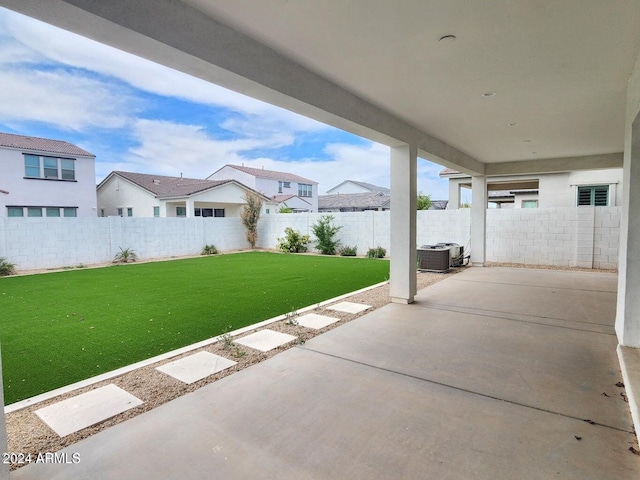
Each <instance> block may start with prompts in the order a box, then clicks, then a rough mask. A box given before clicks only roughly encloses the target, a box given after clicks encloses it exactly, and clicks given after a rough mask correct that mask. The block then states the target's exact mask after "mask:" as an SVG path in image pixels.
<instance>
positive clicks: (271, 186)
mask: <svg viewBox="0 0 640 480" xmlns="http://www.w3.org/2000/svg"><path fill="white" fill-rule="evenodd" d="M229 179H234V180H237V181H239V182H240V183H242V184H244V185H246V186H247V187H249V188H252V189H254V190H256V191H257V192H260V193H262V194H263V195H265V196H267V197H269V198H272V197H273V196H274V195H287V194H290V195H298V182H290V184H291V187H290V188H283V189H282V192H279V191H278V180H273V179H270V178H260V177H255V176H253V175H250V174H248V173H245V172H242V171H240V170H237V169H235V168H233V167H230V166H224V167H222V168H221V169H220V170H218V171H217V172H215V173H213V174H212V175H210V176H209V177H207V180H229ZM312 192H313V196H312V197H305V200H307V201H308V202H309V203H310V204H311V207H310V209H311V210H312V211H314V212H317V211H318V185H317V184H313V188H312Z"/></svg>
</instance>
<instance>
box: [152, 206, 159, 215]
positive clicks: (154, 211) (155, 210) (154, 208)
mask: <svg viewBox="0 0 640 480" xmlns="http://www.w3.org/2000/svg"><path fill="white" fill-rule="evenodd" d="M153 216H154V217H159V216H160V207H153Z"/></svg>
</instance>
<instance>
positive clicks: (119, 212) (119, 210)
mask: <svg viewBox="0 0 640 480" xmlns="http://www.w3.org/2000/svg"><path fill="white" fill-rule="evenodd" d="M118 216H119V217H123V216H124V215H123V214H122V209H121V208H119V209H118Z"/></svg>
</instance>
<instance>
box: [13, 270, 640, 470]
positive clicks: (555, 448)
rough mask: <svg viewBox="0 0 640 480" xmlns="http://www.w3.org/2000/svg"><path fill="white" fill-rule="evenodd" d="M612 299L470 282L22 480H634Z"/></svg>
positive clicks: (155, 414) (509, 277)
mask: <svg viewBox="0 0 640 480" xmlns="http://www.w3.org/2000/svg"><path fill="white" fill-rule="evenodd" d="M615 289H616V276H615V275H614V274H606V273H585V272H567V271H551V270H527V269H507V268H473V269H469V270H467V271H465V272H463V273H460V274H459V275H454V276H452V277H450V278H447V279H445V280H443V281H442V282H439V283H437V284H435V285H433V286H431V287H428V288H427V289H425V290H422V291H421V292H419V294H418V296H417V301H416V303H415V304H413V305H394V304H391V305H387V306H386V307H383V308H380V309H378V310H376V311H374V312H372V313H370V314H367V315H365V316H363V317H360V318H358V319H356V320H354V321H352V322H350V323H348V324H345V325H343V326H341V327H339V328H336V329H334V330H332V331H330V332H328V333H326V334H323V335H320V336H318V337H316V338H314V339H313V340H311V341H309V342H307V343H306V344H305V345H303V346H301V347H298V348H293V349H290V350H287V351H285V352H283V353H281V354H278V355H276V356H275V357H273V358H271V359H269V360H266V361H265V362H263V363H260V364H258V365H254V366H253V367H250V368H247V369H245V370H242V371H240V372H238V373H236V374H234V375H231V376H229V377H226V378H224V379H222V380H220V381H218V382H215V383H212V384H210V385H207V386H205V387H203V388H201V389H199V390H197V391H196V392H193V393H191V394H187V395H185V396H183V397H181V398H178V399H176V400H174V401H172V402H169V403H167V404H165V405H163V406H161V407H159V408H157V409H154V410H152V411H150V412H147V413H145V414H142V415H139V416H138V417H135V418H133V419H131V420H129V421H127V422H124V423H122V424H119V425H117V426H115V427H112V428H110V429H108V430H105V431H103V432H101V433H99V434H96V435H95V436H93V437H90V438H88V439H86V440H84V441H82V442H79V443H77V444H75V445H72V446H70V447H68V448H67V449H66V450H64V452H67V453H68V454H69V458H71V454H73V453H78V454H79V455H80V459H81V461H80V463H77V464H34V465H30V466H27V467H24V468H22V469H19V470H17V471H15V472H13V473H12V475H11V478H12V479H13V478H15V479H47V480H51V479H92V480H95V479H107V478H109V479H138V478H140V479H142V478H144V479H146V478H163V479H178V478H180V479H184V478H187V479H210V478H224V479H245V478H260V479H296V480H300V479H378V478H379V479H389V478H402V479H418V478H425V479H426V478H437V479H456V480H458V479H491V480H494V479H502V478H504V479H514V478H544V479H547V478H563V479H581V480H584V479H610V478H616V479H627V478H629V479H631V478H633V479H636V478H640V456H637V455H634V454H633V453H631V452H630V451H629V450H628V449H629V447H630V446H636V447H637V445H636V440H635V436H634V435H633V434H632V433H631V430H632V426H631V425H632V420H631V416H630V413H629V408H628V404H627V403H625V401H624V399H623V397H622V396H621V395H620V393H622V392H624V389H622V388H620V387H617V386H616V385H615V384H616V383H617V382H620V381H621V380H622V376H621V373H620V369H619V364H618V359H617V356H616V345H617V340H616V337H615V334H614V329H613V322H614V317H615V303H616V294H615ZM605 394H606V395H605ZM585 420H589V422H587V421H585Z"/></svg>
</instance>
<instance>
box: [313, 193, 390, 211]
mask: <svg viewBox="0 0 640 480" xmlns="http://www.w3.org/2000/svg"><path fill="white" fill-rule="evenodd" d="M390 201H391V197H390V196H389V195H384V194H382V193H376V192H371V193H338V194H335V195H320V196H318V209H321V208H382V207H384V208H389V203H390Z"/></svg>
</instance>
